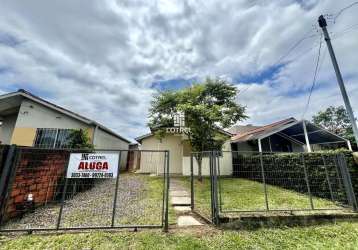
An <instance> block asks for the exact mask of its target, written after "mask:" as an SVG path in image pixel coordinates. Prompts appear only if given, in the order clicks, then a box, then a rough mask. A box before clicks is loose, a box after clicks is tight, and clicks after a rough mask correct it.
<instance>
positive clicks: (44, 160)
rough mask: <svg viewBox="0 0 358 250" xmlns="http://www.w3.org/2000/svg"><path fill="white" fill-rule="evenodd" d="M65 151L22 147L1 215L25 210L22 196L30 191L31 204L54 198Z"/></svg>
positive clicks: (6, 216)
mask: <svg viewBox="0 0 358 250" xmlns="http://www.w3.org/2000/svg"><path fill="white" fill-rule="evenodd" d="M68 157H69V154H68V151H65V150H45V149H44V150H39V149H30V148H29V149H22V152H21V155H20V159H19V161H18V164H17V168H16V173H15V177H14V179H13V180H14V181H13V184H12V187H11V191H10V195H9V196H8V197H9V198H8V200H7V203H6V210H5V216H4V217H5V219H10V218H13V217H16V216H17V215H19V214H22V213H24V212H26V210H27V209H28V207H26V199H27V197H28V195H29V194H32V195H33V201H34V204H35V206H41V205H43V204H45V203H49V202H52V201H55V199H56V192H58V191H59V190H62V189H61V188H62V187H60V186H59V184H60V183H62V182H60V181H61V179H62V178H63V176H64V174H65V169H66V164H67V160H68Z"/></svg>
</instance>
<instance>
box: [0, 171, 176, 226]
mask: <svg viewBox="0 0 358 250" xmlns="http://www.w3.org/2000/svg"><path fill="white" fill-rule="evenodd" d="M114 190H115V180H112V179H110V180H100V181H99V182H97V183H96V185H95V186H94V187H93V188H90V189H89V190H87V191H85V192H82V193H78V194H76V195H75V196H74V197H73V198H72V199H68V200H67V201H66V203H65V206H64V208H63V215H62V222H61V227H85V226H92V227H93V226H110V225H111V219H112V211H113V198H114ZM162 204H163V177H151V176H148V175H136V174H127V173H126V174H121V175H120V178H119V188H118V198H117V205H116V216H115V225H161V223H162ZM59 210H60V204H59V203H56V204H52V205H51V204H48V205H47V206H43V207H40V208H37V209H36V210H35V211H34V212H33V213H27V214H25V215H24V216H23V217H22V218H20V219H17V220H12V221H10V222H8V223H7V224H6V225H5V226H4V227H3V228H7V229H14V228H55V226H56V222H57V218H58V214H59ZM170 212H171V213H173V211H170Z"/></svg>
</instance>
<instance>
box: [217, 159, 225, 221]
mask: <svg viewBox="0 0 358 250" xmlns="http://www.w3.org/2000/svg"><path fill="white" fill-rule="evenodd" d="M224 153H225V152H222V154H223V159H224V157H225V156H224ZM217 159H218V165H217V176H218V177H217V180H218V181H217V182H218V190H219V208H218V209H219V210H218V211H219V214H220V213H221V212H222V192H221V188H222V186H221V172H220V155H219V154H218V157H217Z"/></svg>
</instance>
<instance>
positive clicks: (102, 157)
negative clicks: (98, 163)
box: [81, 153, 106, 161]
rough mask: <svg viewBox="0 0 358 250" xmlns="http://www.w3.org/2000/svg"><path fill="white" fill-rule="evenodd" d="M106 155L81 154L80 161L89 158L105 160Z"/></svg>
mask: <svg viewBox="0 0 358 250" xmlns="http://www.w3.org/2000/svg"><path fill="white" fill-rule="evenodd" d="M105 159H106V156H104V155H93V154H91V155H90V154H88V153H85V154H82V155H81V161H89V160H105Z"/></svg>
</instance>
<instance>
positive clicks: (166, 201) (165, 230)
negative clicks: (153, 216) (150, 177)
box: [164, 151, 170, 232]
mask: <svg viewBox="0 0 358 250" xmlns="http://www.w3.org/2000/svg"><path fill="white" fill-rule="evenodd" d="M166 155H167V170H166V179H167V181H166V184H167V185H166V193H165V222H164V232H168V229H169V188H170V177H169V169H170V168H169V162H170V159H169V157H170V155H169V151H166Z"/></svg>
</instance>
